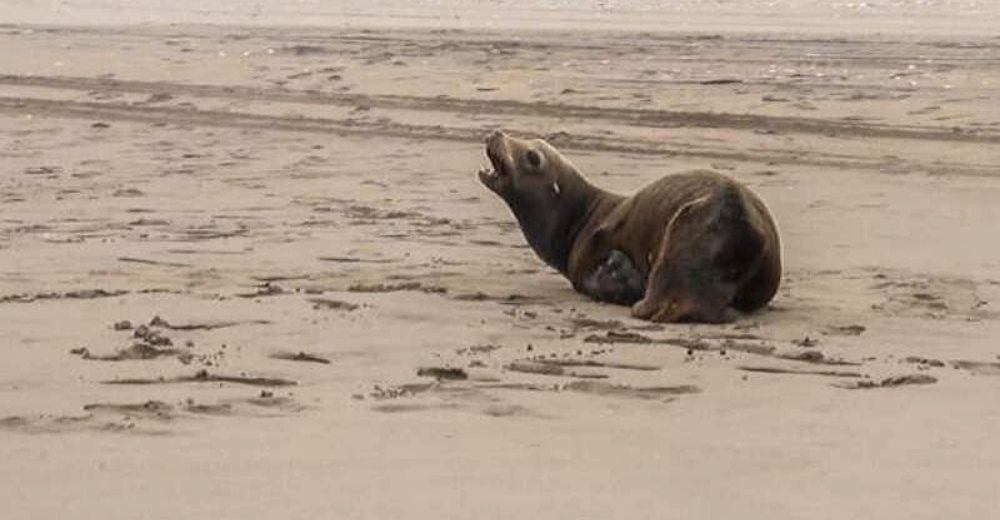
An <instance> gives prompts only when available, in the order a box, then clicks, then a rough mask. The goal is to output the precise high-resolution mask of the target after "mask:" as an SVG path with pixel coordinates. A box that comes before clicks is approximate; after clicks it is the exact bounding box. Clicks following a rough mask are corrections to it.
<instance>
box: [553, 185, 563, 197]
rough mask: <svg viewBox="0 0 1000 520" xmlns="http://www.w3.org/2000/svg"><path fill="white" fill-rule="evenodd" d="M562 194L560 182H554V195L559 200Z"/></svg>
mask: <svg viewBox="0 0 1000 520" xmlns="http://www.w3.org/2000/svg"><path fill="white" fill-rule="evenodd" d="M560 193H562V190H560V189H559V182H558V181H553V182H552V194H553V195H555V196H556V198H559V194H560Z"/></svg>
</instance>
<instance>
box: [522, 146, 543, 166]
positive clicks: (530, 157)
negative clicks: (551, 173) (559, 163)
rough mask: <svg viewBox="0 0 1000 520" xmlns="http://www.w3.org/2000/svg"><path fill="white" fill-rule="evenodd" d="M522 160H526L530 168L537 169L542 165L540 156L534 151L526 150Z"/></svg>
mask: <svg viewBox="0 0 1000 520" xmlns="http://www.w3.org/2000/svg"><path fill="white" fill-rule="evenodd" d="M524 158H525V159H527V161H528V164H529V165H531V167H532V168H536V169H537V168H538V167H539V166H541V165H542V154H540V153H538V152H537V151H535V150H528V151H527V152H526V153H525V154H524Z"/></svg>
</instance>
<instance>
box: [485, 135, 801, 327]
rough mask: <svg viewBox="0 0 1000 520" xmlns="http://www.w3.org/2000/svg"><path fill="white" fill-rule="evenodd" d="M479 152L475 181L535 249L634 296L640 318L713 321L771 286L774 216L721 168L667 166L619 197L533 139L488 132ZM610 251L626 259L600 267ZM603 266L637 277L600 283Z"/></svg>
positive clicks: (764, 298) (587, 288)
mask: <svg viewBox="0 0 1000 520" xmlns="http://www.w3.org/2000/svg"><path fill="white" fill-rule="evenodd" d="M487 155H488V156H489V158H490V160H491V162H492V163H493V166H494V169H495V173H489V172H481V173H480V179H481V180H482V182H483V183H484V184H485V185H486V186H487V187H489V188H490V189H491V190H493V191H494V192H495V193H497V194H498V195H499V196H500V197H501V198H503V199H504V200H505V201H506V202H507V204H508V205H509V206H510V208H511V210H512V211H513V212H514V214H515V216H516V217H517V219H518V222H519V223H520V224H521V228H522V231H523V232H524V234H525V237H526V238H527V240H528V243H529V244H530V245H531V246H532V248H533V249H534V250H535V252H536V253H538V255H539V256H540V257H541V258H542V259H543V260H544V261H545V262H547V263H548V264H549V265H551V266H553V267H555V268H556V269H558V270H559V271H560V272H561V273H562V274H564V275H565V276H566V277H567V278H568V279H569V280H570V282H572V284H573V286H574V288H576V289H577V290H579V291H581V292H584V293H587V294H589V295H590V296H592V297H595V298H597V299H602V300H606V301H613V302H614V303H626V304H633V303H634V305H633V314H634V315H635V316H636V317H639V318H644V319H651V320H654V321H707V322H719V321H728V320H730V319H732V317H733V312H732V311H733V310H739V311H744V312H748V311H752V310H756V309H758V308H760V307H762V306H764V305H766V304H767V303H768V302H769V301H770V300H771V298H772V297H773V296H774V294H775V293H776V291H777V288H778V284H779V282H780V278H781V251H780V241H779V238H778V233H777V229H776V227H775V224H774V221H773V220H772V218H771V216H770V213H769V212H768V210H767V207H766V206H765V205H764V203H763V201H761V200H760V198H759V197H757V196H756V195H755V194H754V193H753V192H752V191H750V190H749V189H747V188H746V187H745V186H743V185H741V184H739V183H737V182H736V181H734V180H733V179H731V178H729V177H726V176H724V175H721V174H718V173H715V172H711V171H695V172H689V173H682V174H676V175H668V176H665V177H662V178H660V179H659V180H657V181H654V182H652V183H650V184H649V185H647V186H645V187H644V188H642V189H641V190H639V191H638V192H636V193H635V194H634V195H632V196H631V197H623V196H620V195H616V194H613V193H610V192H607V191H604V190H601V189H599V188H597V187H595V186H593V185H591V184H590V183H589V182H587V180H586V179H585V178H584V177H583V176H582V175H581V174H580V173H579V171H578V170H577V169H576V168H575V167H574V166H573V165H572V164H570V163H569V161H568V160H566V158H565V157H563V156H562V155H561V154H560V153H559V152H558V151H557V150H556V149H555V148H553V147H552V146H551V145H549V144H548V143H546V142H545V141H542V140H537V139H536V140H531V141H528V140H521V139H515V138H512V137H508V136H507V135H505V134H503V133H500V132H497V133H494V134H493V135H491V136H490V138H489V139H488V141H487ZM615 251H620V252H621V253H624V255H625V257H627V260H625V264H626V265H627V267H626V268H620V267H614V268H609V267H607V265H608V264H607V263H606V262H607V260H608V258H609V255H611V254H612V253H613V252H615ZM622 258H624V257H622ZM628 260H630V261H631V262H630V263H629V262H628ZM616 265H617V264H616ZM602 269H605V270H608V269H611V270H617V271H621V272H620V273H612V274H614V275H615V276H618V275H621V274H624V275H628V274H632V273H634V274H635V275H636V276H637V277H639V278H641V280H642V283H644V284H645V287H644V289H640V291H639V292H635V291H624V292H622V291H618V290H617V286H615V292H613V293H609V292H607V291H604V290H603V288H604V287H606V286H607V285H608V284H613V283H614V282H611V281H609V280H611V278H613V277H612V276H610V275H608V276H604V272H603V271H601V270H602ZM609 272H610V271H609ZM595 273H597V275H595ZM595 276H596V278H595ZM588 279H589V280H590V281H589V282H588ZM595 279H597V280H600V282H594V281H593V280H595ZM615 279H616V280H617V279H618V278H615ZM602 284H603V285H602ZM595 287H596V288H595Z"/></svg>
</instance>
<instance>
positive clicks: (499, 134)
mask: <svg viewBox="0 0 1000 520" xmlns="http://www.w3.org/2000/svg"><path fill="white" fill-rule="evenodd" d="M505 137H507V134H505V133H503V131H502V130H494V131H492V132H490V135H489V137H487V138H486V142H487V143H492V142H495V141H499V140H501V139H503V138H505Z"/></svg>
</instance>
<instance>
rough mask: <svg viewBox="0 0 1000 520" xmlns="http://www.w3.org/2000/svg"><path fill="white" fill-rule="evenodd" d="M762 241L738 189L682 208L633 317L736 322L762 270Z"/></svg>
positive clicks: (728, 188)
mask: <svg viewBox="0 0 1000 520" xmlns="http://www.w3.org/2000/svg"><path fill="white" fill-rule="evenodd" d="M764 245H765V242H764V237H763V236H762V234H761V233H760V232H759V231H758V230H757V229H755V228H754V226H753V224H752V223H751V222H750V220H749V218H748V215H747V208H746V206H745V204H744V202H743V198H742V196H741V195H740V192H739V188H738V187H737V186H736V185H735V184H731V183H730V184H726V185H723V186H721V187H720V189H719V190H717V191H716V192H715V193H713V194H712V195H710V196H705V197H702V198H700V199H697V200H693V201H691V202H689V203H687V204H686V205H684V206H683V207H682V208H681V209H680V210H678V211H677V214H675V215H674V217H673V219H672V220H671V221H670V224H668V225H667V229H666V232H665V237H664V240H663V243H662V245H661V249H660V251H659V254H658V255H657V260H656V262H655V263H654V265H653V268H652V270H651V272H650V275H649V282H648V283H649V289H648V291H647V292H646V294H645V296H644V297H643V299H642V301H640V302H639V303H637V304H636V305H634V306H633V307H632V314H633V316H635V317H637V318H641V319H648V320H652V321H664V322H678V321H695V322H707V323H720V322H728V321H732V320H733V319H735V318H736V317H737V314H736V313H735V312H734V311H733V309H732V308H731V306H732V303H733V301H734V299H735V298H736V295H737V294H738V293H739V291H740V289H741V287H742V286H743V285H744V284H745V283H746V281H747V280H748V279H749V278H750V277H752V276H753V275H754V274H756V272H757V271H758V270H759V268H760V264H761V258H762V255H763V251H764Z"/></svg>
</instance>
